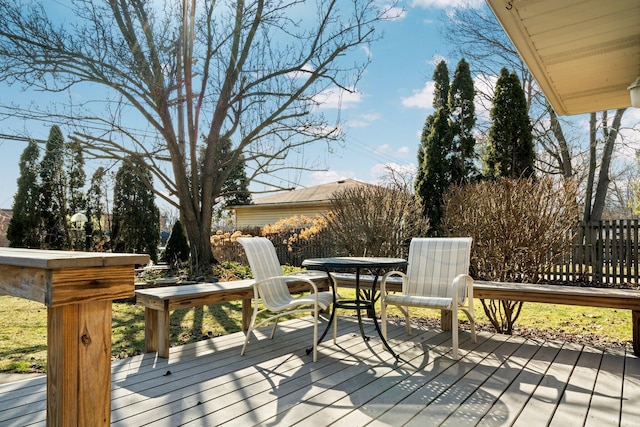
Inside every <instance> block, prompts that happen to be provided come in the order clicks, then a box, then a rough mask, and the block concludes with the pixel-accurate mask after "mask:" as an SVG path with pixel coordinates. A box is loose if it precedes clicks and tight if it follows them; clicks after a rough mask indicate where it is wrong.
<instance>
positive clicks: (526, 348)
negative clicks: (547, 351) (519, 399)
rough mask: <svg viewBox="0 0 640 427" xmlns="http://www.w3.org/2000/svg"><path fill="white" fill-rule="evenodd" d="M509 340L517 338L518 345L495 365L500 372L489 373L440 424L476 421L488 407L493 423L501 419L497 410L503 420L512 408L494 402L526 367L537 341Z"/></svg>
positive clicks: (468, 423)
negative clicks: (497, 365) (475, 389)
mask: <svg viewBox="0 0 640 427" xmlns="http://www.w3.org/2000/svg"><path fill="white" fill-rule="evenodd" d="M512 341H516V342H518V343H519V346H518V348H517V350H516V351H515V352H514V353H513V354H511V355H510V356H509V357H508V358H506V359H504V360H502V363H501V364H500V366H499V368H498V369H499V370H500V375H492V376H491V377H489V378H488V379H487V381H486V382H485V383H484V384H482V385H481V386H480V387H479V388H478V390H477V392H475V393H473V395H472V396H470V398H469V399H468V400H467V401H466V402H465V403H464V405H462V406H461V407H460V408H458V409H457V410H455V411H454V412H453V413H451V414H450V415H449V417H448V418H447V419H446V420H445V422H444V423H443V424H442V425H443V426H452V427H456V426H460V425H475V424H477V423H478V422H479V421H480V419H482V418H483V417H484V415H485V414H487V413H488V412H489V411H490V410H491V411H492V413H493V415H492V418H493V422H494V423H495V422H496V421H497V420H498V419H500V416H498V415H497V413H496V412H497V411H499V412H500V414H501V416H502V417H503V420H506V419H507V418H508V417H509V412H510V411H512V410H513V408H511V407H504V408H500V407H499V405H497V402H498V400H499V398H500V397H501V396H503V395H504V393H505V391H506V390H507V389H508V388H509V387H510V386H511V385H512V384H513V383H514V381H515V380H516V378H517V377H518V376H519V375H520V374H521V373H522V372H523V371H524V370H525V369H526V366H527V364H528V363H529V361H530V360H531V358H532V357H533V356H534V355H535V354H536V353H537V352H538V350H539V347H538V346H537V345H532V344H533V341H531V340H525V339H513V340H512Z"/></svg>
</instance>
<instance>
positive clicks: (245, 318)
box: [242, 298, 252, 332]
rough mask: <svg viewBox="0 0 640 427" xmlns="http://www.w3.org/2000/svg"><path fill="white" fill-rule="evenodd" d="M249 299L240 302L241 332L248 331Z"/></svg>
mask: <svg viewBox="0 0 640 427" xmlns="http://www.w3.org/2000/svg"><path fill="white" fill-rule="evenodd" d="M251 315H252V312H251V298H248V299H243V300H242V330H243V331H244V332H247V331H248V330H249V323H250V322H251Z"/></svg>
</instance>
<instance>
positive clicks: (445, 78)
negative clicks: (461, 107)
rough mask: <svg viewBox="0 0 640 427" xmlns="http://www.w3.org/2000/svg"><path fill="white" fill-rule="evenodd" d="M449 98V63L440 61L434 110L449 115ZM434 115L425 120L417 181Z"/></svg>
mask: <svg viewBox="0 0 640 427" xmlns="http://www.w3.org/2000/svg"><path fill="white" fill-rule="evenodd" d="M448 97H449V68H448V67H447V63H446V62H445V61H440V62H439V63H438V65H436V69H435V70H434V71H433V109H434V110H435V111H438V109H439V108H441V107H442V108H445V109H446V114H447V115H448V114H449V111H448V109H449V105H448V101H447V99H448ZM434 116H435V112H434V114H432V115H430V116H427V119H426V120H425V123H424V127H423V128H422V138H421V144H420V147H418V175H417V180H420V178H421V171H420V168H419V165H421V164H422V163H423V161H424V160H423V158H424V151H425V148H426V147H425V141H426V137H427V136H428V135H429V134H430V133H431V126H432V124H433V117H434Z"/></svg>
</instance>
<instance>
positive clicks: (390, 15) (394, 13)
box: [380, 4, 407, 20]
mask: <svg viewBox="0 0 640 427" xmlns="http://www.w3.org/2000/svg"><path fill="white" fill-rule="evenodd" d="M380 10H381V11H382V12H383V14H382V18H383V19H389V20H399V19H404V18H405V17H406V16H407V11H406V10H405V9H403V8H401V7H397V6H391V5H389V4H385V5H383V6H381V7H380Z"/></svg>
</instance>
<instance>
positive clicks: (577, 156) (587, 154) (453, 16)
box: [443, 7, 625, 221]
mask: <svg viewBox="0 0 640 427" xmlns="http://www.w3.org/2000/svg"><path fill="white" fill-rule="evenodd" d="M445 22H446V23H445V31H444V32H443V34H444V36H445V37H446V38H447V40H449V42H451V44H452V46H454V50H455V52H456V54H458V55H461V56H463V57H465V58H466V59H467V60H468V61H469V64H470V65H471V67H472V72H473V74H474V75H476V76H478V77H479V78H481V79H482V78H484V79H490V78H491V76H496V75H498V74H499V70H500V68H501V67H503V66H506V67H507V68H509V69H510V70H514V71H515V72H517V73H518V74H520V78H521V81H522V84H523V88H524V90H525V94H526V95H527V100H528V101H527V104H528V106H529V115H530V117H531V121H532V124H533V132H534V136H535V138H536V143H537V146H538V152H537V156H536V165H537V168H538V170H539V171H541V172H543V173H545V174H556V175H560V176H564V177H565V178H574V179H578V180H580V181H581V182H583V183H584V185H583V188H585V189H586V192H585V194H584V206H585V209H584V213H583V219H584V220H585V221H597V220H599V219H601V217H602V212H603V210H604V206H605V202H606V200H607V191H608V190H609V188H610V184H611V181H612V166H611V165H612V162H611V159H612V153H613V150H614V148H615V146H616V145H620V144H621V142H622V141H621V138H620V136H619V133H620V132H619V131H620V126H621V122H622V117H623V114H624V111H625V110H624V109H622V110H617V111H616V112H615V114H614V115H613V119H610V118H609V116H608V114H607V112H602V113H600V115H601V118H600V120H596V115H595V113H594V114H592V115H591V119H590V121H591V129H592V131H591V133H590V135H589V138H588V140H589V141H590V143H589V147H588V148H585V149H583V148H581V147H580V146H579V145H578V142H577V141H578V140H580V139H581V140H587V138H585V137H584V131H583V130H581V129H579V128H577V127H576V126H575V125H574V124H572V123H571V122H570V121H568V120H565V119H562V118H560V117H558V115H557V114H556V113H555V111H553V109H552V108H551V106H550V105H549V104H548V102H547V101H546V99H545V97H544V94H543V93H542V92H541V91H540V89H539V87H538V86H537V84H536V83H535V81H534V80H533V78H532V75H531V73H530V72H529V70H528V69H527V67H526V65H525V64H524V63H523V62H522V60H521V59H520V56H519V55H518V52H517V51H516V49H515V48H514V46H513V44H512V43H511V41H510V40H509V38H508V37H507V35H506V33H505V32H504V30H503V29H502V27H501V26H500V24H499V23H498V21H497V20H496V19H495V17H494V16H493V14H492V13H491V11H490V10H489V9H488V8H486V7H485V8H481V9H479V8H471V7H467V8H459V9H455V11H451V12H450V13H449V14H448V15H447V19H446V20H445ZM485 86H486V88H488V89H490V88H492V87H493V85H492V84H487V85H485ZM476 89H477V90H478V91H479V92H480V96H481V98H482V99H484V100H490V99H491V94H490V93H486V92H487V91H485V93H482V89H483V86H482V85H479V86H477V87H476ZM598 124H599V125H598ZM589 189H592V190H591V191H589ZM594 189H597V190H595V191H594Z"/></svg>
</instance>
